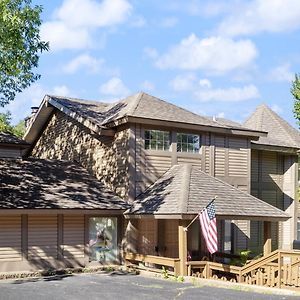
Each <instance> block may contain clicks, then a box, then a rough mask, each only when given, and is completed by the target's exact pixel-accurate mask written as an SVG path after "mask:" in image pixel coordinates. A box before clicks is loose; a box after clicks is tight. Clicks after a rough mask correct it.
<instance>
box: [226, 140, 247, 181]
mask: <svg viewBox="0 0 300 300" xmlns="http://www.w3.org/2000/svg"><path fill="white" fill-rule="evenodd" d="M228 146H229V150H228V164H229V166H228V174H229V176H238V177H247V175H248V149H247V147H248V141H247V140H246V139H238V138H229V139H228Z"/></svg>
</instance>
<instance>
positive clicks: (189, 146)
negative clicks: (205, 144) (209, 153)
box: [177, 133, 200, 153]
mask: <svg viewBox="0 0 300 300" xmlns="http://www.w3.org/2000/svg"><path fill="white" fill-rule="evenodd" d="M199 150H200V136H199V135H197V134H186V133H177V152H190V153H199Z"/></svg>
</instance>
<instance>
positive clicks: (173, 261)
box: [124, 252, 180, 276]
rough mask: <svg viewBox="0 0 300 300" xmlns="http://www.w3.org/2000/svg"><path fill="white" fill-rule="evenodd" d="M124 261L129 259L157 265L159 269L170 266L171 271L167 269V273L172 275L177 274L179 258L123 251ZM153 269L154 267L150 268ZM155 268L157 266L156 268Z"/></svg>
mask: <svg viewBox="0 0 300 300" xmlns="http://www.w3.org/2000/svg"><path fill="white" fill-rule="evenodd" d="M124 258H125V261H130V262H133V263H139V262H143V263H147V264H150V265H154V266H155V267H157V266H159V267H160V269H159V271H161V267H168V268H172V269H173V271H170V270H168V272H169V273H171V274H174V275H176V276H177V275H179V268H180V266H179V264H180V259H179V258H170V257H163V256H154V255H144V254H135V253H128V252H127V253H125V255H124ZM152 269H153V270H154V269H155V268H152ZM156 269H157V268H156Z"/></svg>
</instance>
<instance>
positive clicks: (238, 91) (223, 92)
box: [194, 84, 260, 102]
mask: <svg viewBox="0 0 300 300" xmlns="http://www.w3.org/2000/svg"><path fill="white" fill-rule="evenodd" d="M194 95H195V97H196V98H197V99H198V100H200V101H203V102H209V101H218V102H240V101H245V100H249V99H255V98H259V97H260V95H259V91H258V89H257V88H256V86H255V85H253V84H250V85H246V86H243V87H229V88H224V89H222V88H217V89H213V88H208V89H199V90H196V91H195V92H194Z"/></svg>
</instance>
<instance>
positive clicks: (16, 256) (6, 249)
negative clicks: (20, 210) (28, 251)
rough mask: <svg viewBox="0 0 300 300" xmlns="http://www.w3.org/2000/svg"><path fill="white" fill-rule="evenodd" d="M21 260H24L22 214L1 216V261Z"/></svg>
mask: <svg viewBox="0 0 300 300" xmlns="http://www.w3.org/2000/svg"><path fill="white" fill-rule="evenodd" d="M20 260H22V253H21V216H20V215H15V216H1V217H0V262H4V261H20Z"/></svg>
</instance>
